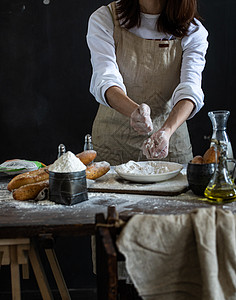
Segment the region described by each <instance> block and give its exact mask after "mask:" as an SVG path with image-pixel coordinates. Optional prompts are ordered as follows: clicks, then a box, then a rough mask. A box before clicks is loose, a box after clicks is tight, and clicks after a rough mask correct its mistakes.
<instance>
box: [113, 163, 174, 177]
mask: <svg viewBox="0 0 236 300" xmlns="http://www.w3.org/2000/svg"><path fill="white" fill-rule="evenodd" d="M116 170H117V171H118V172H120V173H126V174H134V175H155V174H163V173H167V172H170V169H169V168H168V166H167V165H165V163H157V162H155V161H147V162H145V163H142V164H139V163H138V162H135V161H133V160H130V161H129V162H127V163H126V164H122V165H119V166H117V167H116Z"/></svg>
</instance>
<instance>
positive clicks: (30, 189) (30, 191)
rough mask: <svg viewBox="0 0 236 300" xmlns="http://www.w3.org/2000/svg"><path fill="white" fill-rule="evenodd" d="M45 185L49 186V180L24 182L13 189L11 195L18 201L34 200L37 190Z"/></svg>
mask: <svg viewBox="0 0 236 300" xmlns="http://www.w3.org/2000/svg"><path fill="white" fill-rule="evenodd" d="M46 187H49V180H44V181H40V182H36V183H30V184H26V185H23V186H21V187H19V188H18V189H16V190H14V191H13V193H12V196H13V198H14V199H15V200H19V201H25V200H34V199H35V198H36V197H37V195H38V194H39V192H40V191H41V190H42V189H44V188H46Z"/></svg>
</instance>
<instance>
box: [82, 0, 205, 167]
mask: <svg viewBox="0 0 236 300" xmlns="http://www.w3.org/2000/svg"><path fill="white" fill-rule="evenodd" d="M198 19H199V15H198V12H197V3H196V0H180V1H176V0H139V1H138V0H120V1H116V2H112V3H111V4H109V5H108V6H103V7H101V8H99V9H98V10H97V11H95V12H94V13H93V14H92V15H91V17H90V20H89V24H88V34H87V42H88V46H89V49H90V52H91V62H92V67H93V74H92V79H91V85H90V91H91V93H92V94H93V95H94V97H95V98H96V100H97V101H98V102H99V103H100V106H99V109H98V112H97V115H96V118H95V121H94V124H93V131H92V137H93V144H94V148H95V149H96V150H97V152H98V159H99V160H107V161H109V162H110V163H111V164H112V165H116V164H120V163H124V162H127V161H128V160H139V159H143V158H145V157H146V158H148V159H150V158H157V159H165V160H169V161H176V162H179V163H187V162H188V161H189V160H190V159H191V158H192V148H191V144H190V139H189V135H188V130H187V125H186V122H185V121H186V120H187V119H190V118H192V117H193V116H194V115H195V114H196V113H197V112H198V111H199V110H200V109H201V107H202V106H203V98H204V96H203V92H202V89H201V74H202V71H203V69H204V66H205V54H206V50H207V46H208V43H207V31H206V29H205V28H204V27H203V25H202V24H201V23H200V21H199V20H198ZM143 154H144V155H145V157H144V156H142V157H141V155H143Z"/></svg>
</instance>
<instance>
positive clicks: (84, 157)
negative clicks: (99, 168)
mask: <svg viewBox="0 0 236 300" xmlns="http://www.w3.org/2000/svg"><path fill="white" fill-rule="evenodd" d="M96 156H97V152H96V151H95V150H85V151H83V152H81V153H78V154H76V157H78V158H79V159H80V160H81V162H82V163H83V164H84V165H85V166H87V165H88V164H90V163H91V162H92V161H93V160H94V159H95V158H96Z"/></svg>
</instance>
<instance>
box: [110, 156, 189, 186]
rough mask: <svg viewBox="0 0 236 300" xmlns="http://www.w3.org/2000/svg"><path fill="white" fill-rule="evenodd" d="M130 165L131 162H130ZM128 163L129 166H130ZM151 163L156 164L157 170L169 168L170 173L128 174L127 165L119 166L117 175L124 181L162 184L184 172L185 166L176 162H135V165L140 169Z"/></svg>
mask: <svg viewBox="0 0 236 300" xmlns="http://www.w3.org/2000/svg"><path fill="white" fill-rule="evenodd" d="M128 163H129V162H128ZM128 163H127V164H128ZM149 163H151V164H152V165H153V164H154V165H155V167H156V168H158V167H162V166H164V167H167V168H168V170H169V171H168V172H165V173H160V174H157V173H156V174H155V173H154V174H143V172H142V174H138V173H137V174H136V173H132V171H129V172H126V171H124V168H123V166H125V165H127V164H122V165H118V166H116V167H115V171H116V173H117V174H118V175H119V176H120V177H122V178H123V179H126V180H129V181H134V182H140V183H146V182H160V181H164V180H168V179H171V178H173V177H175V176H177V175H178V174H179V172H180V171H181V170H182V168H183V165H181V164H178V163H175V162H168V161H140V162H135V164H138V165H139V166H140V168H145V164H146V166H147V164H149Z"/></svg>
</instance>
